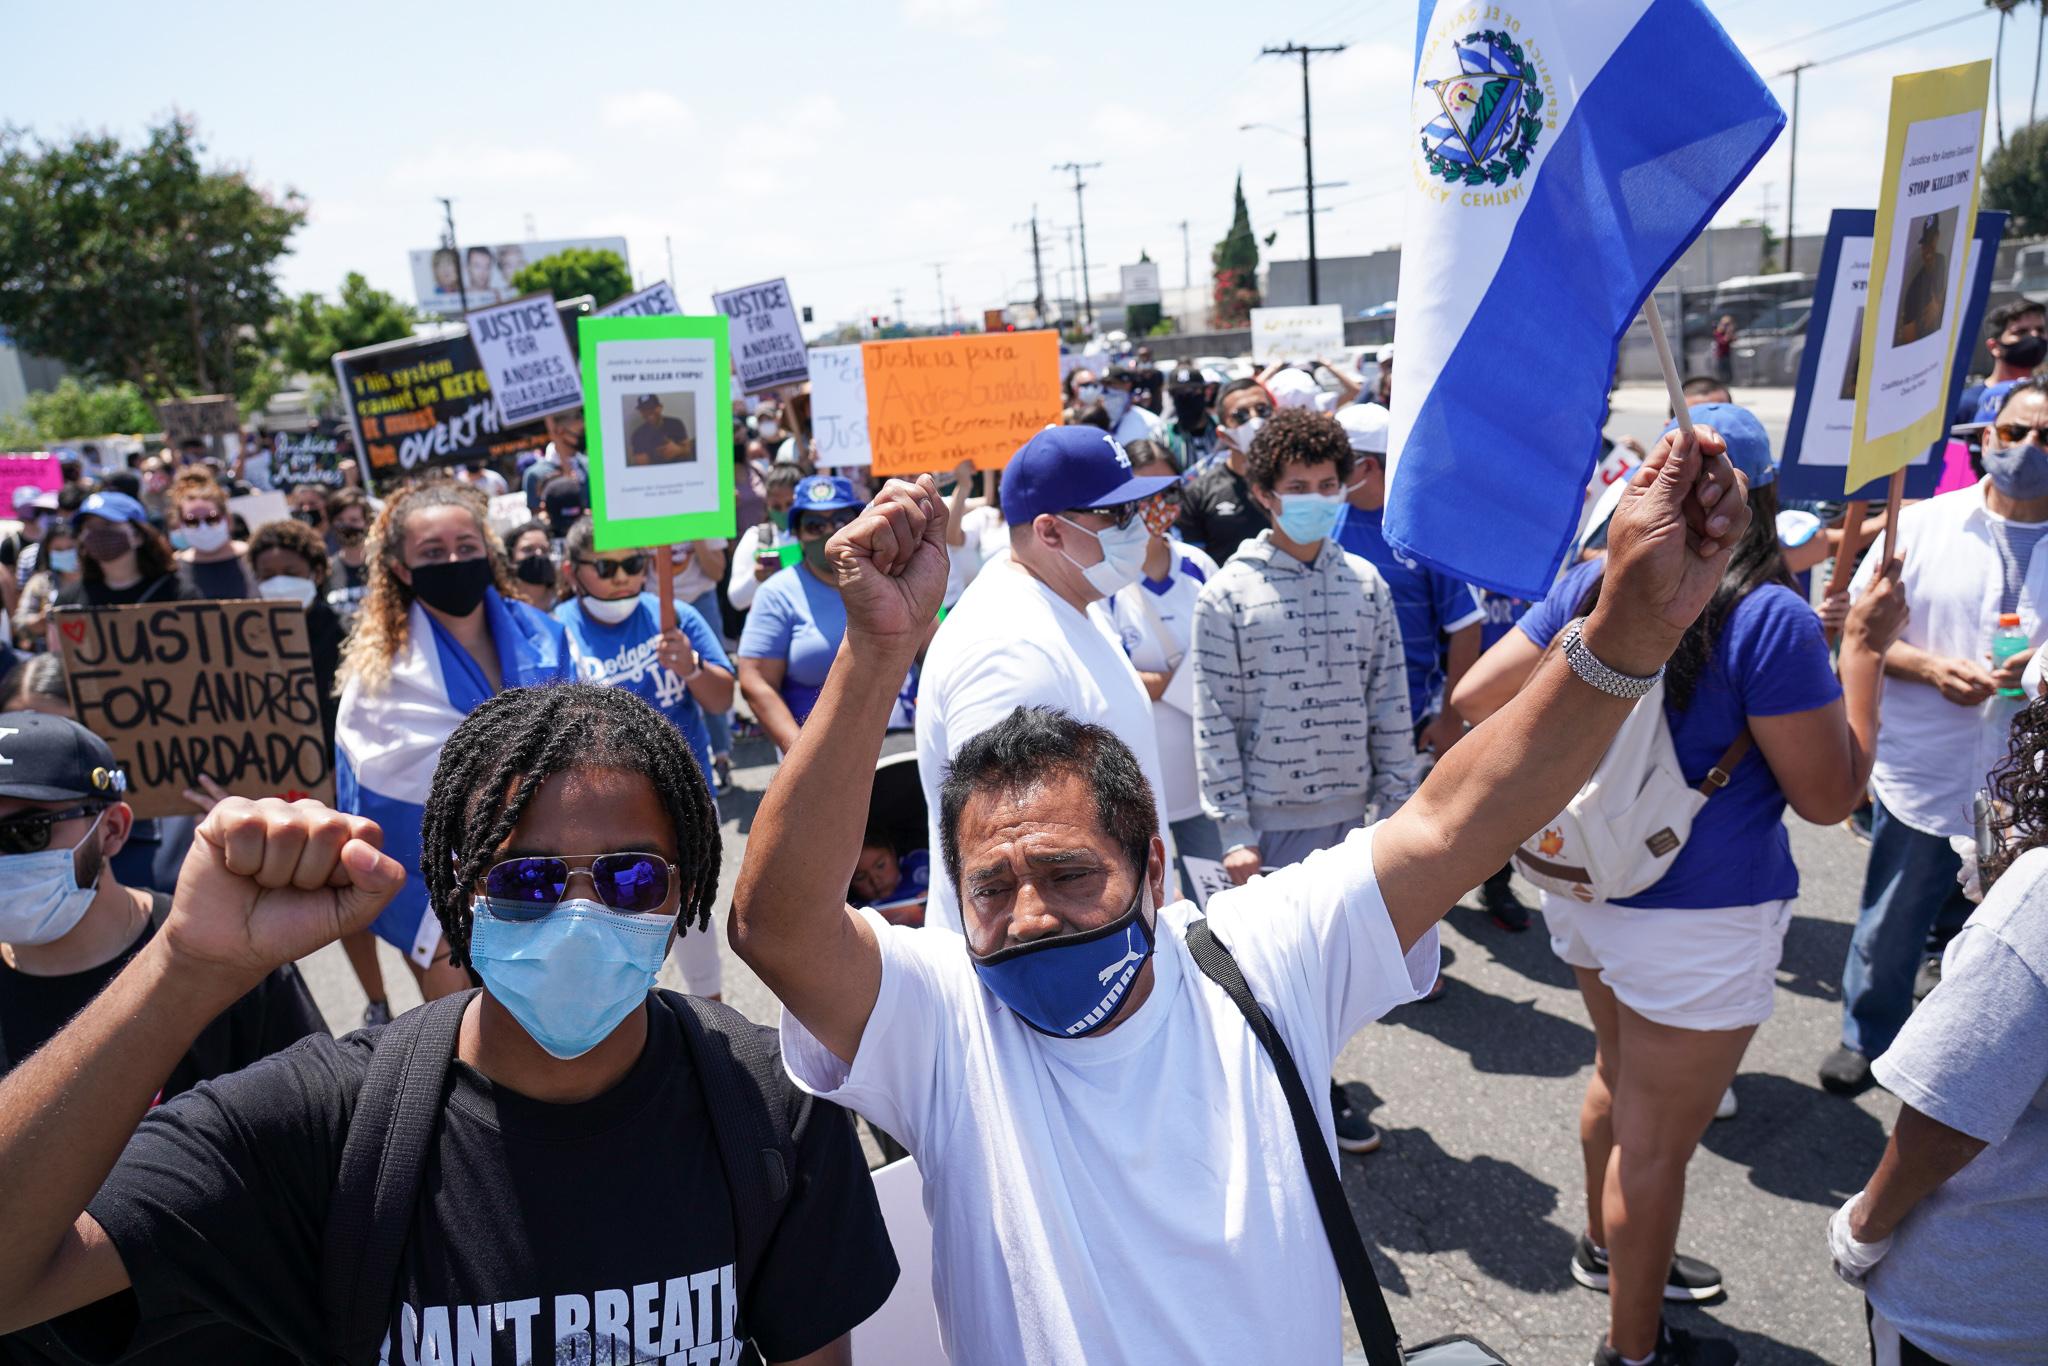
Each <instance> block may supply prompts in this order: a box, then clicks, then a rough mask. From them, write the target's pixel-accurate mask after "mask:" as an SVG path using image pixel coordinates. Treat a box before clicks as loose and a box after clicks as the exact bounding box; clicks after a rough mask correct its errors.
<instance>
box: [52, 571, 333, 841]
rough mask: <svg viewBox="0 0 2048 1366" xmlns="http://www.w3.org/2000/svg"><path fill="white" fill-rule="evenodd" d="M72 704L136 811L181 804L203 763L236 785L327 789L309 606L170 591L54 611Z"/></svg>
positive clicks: (252, 790) (275, 791)
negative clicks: (146, 599) (105, 748)
mask: <svg viewBox="0 0 2048 1366" xmlns="http://www.w3.org/2000/svg"><path fill="white" fill-rule="evenodd" d="M51 624H52V634H53V635H54V636H55V637H56V641H57V645H58V648H59V649H61V650H62V651H63V654H64V673H65V678H66V680H67V681H68V682H69V684H70V686H71V706H72V710H73V712H74V713H75V714H76V715H77V717H78V720H79V722H80V724H82V725H84V726H85V727H86V728H87V729H89V730H91V731H92V732H94V733H95V734H97V735H100V736H103V737H105V739H106V741H107V743H108V744H109V745H110V746H112V748H113V751H114V757H115V758H116V759H118V760H119V761H120V763H121V767H122V768H123V769H124V770H125V771H126V772H127V774H128V794H127V801H128V804H129V805H130V806H132V807H134V808H135V813H136V814H137V815H138V816H177V815H190V814H191V813H192V807H191V805H190V804H189V803H187V802H186V801H185V799H184V797H183V796H182V795H180V794H181V793H182V792H183V791H184V789H185V788H188V787H195V786H197V781H198V778H199V775H200V774H202V773H203V774H205V775H206V776H208V777H210V778H212V779H213V780H214V781H215V782H217V783H219V784H220V785H221V786H222V787H225V788H226V789H227V790H228V791H229V792H231V793H233V794H235V795H236V796H238V797H284V798H286V799H288V800H289V799H295V798H298V797H314V798H317V799H318V800H320V801H324V802H330V803H331V802H332V801H333V800H334V772H333V760H332V757H331V756H330V754H329V752H328V745H327V741H326V738H325V736H324V735H323V734H322V733H321V729H320V693H319V688H318V685H317V684H316V682H315V681H314V676H313V654H312V647H311V645H310V642H309V640H308V637H307V633H306V611H305V609H304V608H303V607H300V606H299V605H298V604H297V603H295V602H169V603H146V604H144V605H142V606H139V607H93V608H65V609H62V610H60V611H58V612H56V613H54V614H52V616H51Z"/></svg>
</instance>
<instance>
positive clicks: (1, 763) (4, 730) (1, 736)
mask: <svg viewBox="0 0 2048 1366" xmlns="http://www.w3.org/2000/svg"><path fill="white" fill-rule="evenodd" d="M19 734H21V731H20V730H18V729H16V728H15V727H13V726H0V740H5V739H8V738H9V737H11V736H16V735H19ZM13 763H14V760H12V759H10V758H8V757H7V756H6V755H5V754H0V768H6V767H11V766H12V765H13Z"/></svg>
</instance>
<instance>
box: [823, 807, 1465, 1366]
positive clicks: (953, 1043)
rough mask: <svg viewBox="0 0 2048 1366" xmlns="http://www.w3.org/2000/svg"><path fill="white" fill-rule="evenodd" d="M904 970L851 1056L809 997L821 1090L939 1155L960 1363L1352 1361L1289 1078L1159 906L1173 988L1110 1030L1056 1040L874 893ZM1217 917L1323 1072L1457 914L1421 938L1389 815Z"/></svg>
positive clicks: (1245, 894)
mask: <svg viewBox="0 0 2048 1366" xmlns="http://www.w3.org/2000/svg"><path fill="white" fill-rule="evenodd" d="M866 914H867V915H869V917H870V921H869V923H870V924H871V925H872V926H873V927H874V930H875V935H876V937H877V938H878V939H879V940H880V941H881V946H882V985H881V991H880V994H879V995H878V996H877V997H876V1000H875V1009H874V1013H873V1014H872V1015H870V1016H869V1017H868V1024H867V1029H866V1031H865V1032H864V1034H863V1036H862V1039H861V1046H860V1052H859V1054H858V1055H857V1056H856V1057H855V1059H854V1061H853V1065H852V1066H851V1067H848V1066H847V1065H846V1064H845V1063H843V1062H841V1061H840V1060H839V1059H838V1058H836V1057H835V1056H833V1054H832V1053H831V1052H830V1050H828V1049H826V1048H825V1047H824V1045H822V1044H820V1043H819V1042H818V1041H817V1040H816V1039H815V1038H813V1037H812V1036H811V1034H810V1032H809V1031H808V1030H806V1029H805V1028H804V1027H803V1025H802V1024H801V1023H800V1022H799V1021H798V1020H797V1019H796V1017H795V1016H794V1015H791V1014H789V1013H788V1012H786V1011H785V1012H784V1014H783V1017H782V1052H783V1058H784V1061H785V1062H786V1064H787V1066H788V1068H789V1073H790V1075H791V1076H792V1077H793V1078H795V1079H796V1082H797V1084H798V1085H800V1086H802V1087H804V1088H805V1089H806V1090H809V1091H812V1092H813V1093H815V1094H817V1095H821V1096H825V1097H827V1098H828V1099H830V1100H833V1101H835V1102H836V1103H838V1104H840V1105H843V1106H846V1107H848V1108H850V1109H852V1110H854V1111H856V1112H858V1113H860V1114H862V1115H866V1116H867V1117H868V1118H869V1119H871V1120H872V1121H873V1122H874V1123H875V1124H877V1125H879V1126H880V1127H881V1128H883V1129H885V1130H886V1131H888V1132H889V1133H890V1134H893V1135H894V1136H895V1137H896V1138H898V1139H900V1140H901V1141H902V1142H903V1144H904V1145H905V1146H906V1147H908V1148H909V1149H910V1151H911V1153H912V1154H913V1155H914V1156H915V1157H916V1158H917V1163H918V1169H919V1171H920V1172H922V1173H923V1176H924V1202H925V1213H926V1214H927V1215H928V1216H929V1217H930V1219H931V1223H932V1292H933V1296H934V1299H935V1300H936V1302H937V1307H938V1314H939V1331H940V1334H941V1336H942V1338H943V1339H944V1342H945V1347H946V1352H947V1355H948V1356H949V1357H950V1358H951V1359H952V1360H954V1361H962V1362H974V1363H976V1366H987V1364H988V1363H1010V1362H1017V1363H1023V1362H1032V1363H1037V1362H1050V1361H1059V1362H1068V1361H1118V1362H1194V1361H1287V1362H1297V1361H1299V1362H1334V1361H1336V1360H1337V1359H1338V1358H1339V1357H1340V1356H1341V1355H1342V1354H1343V1339H1342V1332H1343V1328H1342V1310H1341V1307H1340V1300H1341V1289H1340V1286H1339V1284H1338V1279H1337V1268H1336V1263H1335V1262H1334V1261H1332V1259H1331V1256H1330V1248H1329V1243H1328V1242H1327V1241H1326V1239H1325V1238H1324V1235H1323V1226H1322V1221H1321V1220H1320V1219H1319V1218H1318V1217H1317V1214H1316V1205H1315V1197H1314V1195H1313V1194H1312V1193H1311V1191H1310V1188H1309V1183H1308V1173H1307V1168H1306V1167H1305V1166H1304V1165H1303V1161H1302V1156H1301V1152H1300V1149H1299V1146H1298V1145H1297V1143H1296V1141H1295V1137H1294V1125H1293V1122H1292V1120H1291V1119H1290V1118H1289V1115H1288V1110H1287V1098H1286V1096H1285V1095H1284V1094H1282V1092H1281V1089H1280V1082H1279V1079H1278V1077H1277V1075H1276V1074H1275V1073H1274V1070H1273V1065H1272V1063H1271V1062H1270V1061H1268V1060H1267V1058H1266V1056H1265V1054H1264V1053H1263V1052H1262V1051H1261V1050H1260V1048H1259V1044H1258V1040H1257V1039H1255V1038H1253V1037H1252V1033H1251V1030H1250V1028H1249V1027H1247V1026H1246V1024H1245V1022H1244V1017H1243V1016H1241V1015H1239V1014H1238V1012H1237V1008H1236V1007H1235V1006H1233V1005H1232V1004H1231V1003H1230V998H1229V997H1227V996H1225V995H1224V994H1223V990H1222V988H1220V987H1218V986H1216V985H1215V984H1214V983H1212V982H1210V981H1209V980H1208V979H1207V978H1206V977H1204V976H1202V974H1201V971H1200V969H1198V968H1196V967H1195V965H1194V962H1193V960H1192V959H1191V958H1190V957H1189V956H1188V952H1187V946H1186V944H1185V943H1184V942H1183V940H1182V934H1183V933H1184V931H1185V929H1186V926H1187V925H1188V924H1189V923H1190V922H1191V921H1193V920H1194V919H1196V918H1197V917H1198V916H1199V915H1200V912H1198V911H1197V910H1196V909H1195V907H1194V905H1193V904H1192V903H1190V902H1186V901H1181V902H1176V903H1174V904H1173V905H1170V906H1168V907H1167V908H1165V910H1163V911H1162V912H1161V913H1160V922H1161V932H1160V934H1159V936H1158V938H1159V941H1160V942H1159V945H1158V949H1157V952H1156V953H1155V954H1154V955H1153V959H1152V962H1153V965H1154V966H1153V973H1154V981H1153V986H1152V994H1151V995H1150V996H1149V997H1148V998H1147V999H1146V1000H1145V1001H1144V1003H1143V1004H1142V1005H1140V1006H1139V1007H1138V1008H1137V1010H1136V1011H1135V1012H1134V1013H1133V1014H1132V1015H1131V1016H1130V1018H1128V1019H1126V1020H1125V1021H1123V1022H1122V1023H1121V1024H1119V1025H1117V1026H1116V1028H1114V1029H1112V1030H1111V1031H1109V1032H1108V1033H1106V1034H1101V1035H1096V1036H1094V1037H1091V1038H1084V1039H1054V1038H1050V1037H1047V1036H1046V1035H1043V1034H1040V1033H1038V1032H1037V1031H1036V1030H1034V1029H1032V1028H1031V1027H1030V1026H1029V1025H1027V1024H1025V1023H1024V1022H1023V1021H1021V1020H1019V1019H1018V1018H1017V1017H1016V1016H1014V1015H1013V1014H1011V1013H1010V1011H1009V1009H1008V1008H1007V1007H1005V1006H1004V1005H1002V1003H1001V1002H999V1001H998V1000H997V999H996V998H995V996H993V995H992V994H990V993H989V992H988V991H987V990H986V989H984V988H983V987H982V985H981V981H980V979H979V977H978V976H977V975H976V974H975V971H974V968H973V965H972V963H971V962H970V961H969V959H968V956H967V948H966V945H965V943H964V942H963V941H962V940H961V938H960V937H959V936H958V935H956V934H952V933H950V932H947V931H943V930H932V929H924V930H909V929H903V928H898V927H891V926H889V925H886V924H885V923H883V921H882V920H881V919H880V917H879V916H876V915H875V914H874V913H873V912H867V913H866ZM1208 914H1209V923H1210V924H1211V926H1213V927H1214V929H1215V931H1216V934H1217V937H1218V938H1220V939H1222V940H1223V942H1224V943H1225V944H1227V945H1228V946H1229V947H1230V950H1231V952H1232V954H1233V955H1234V956H1235V957H1236V959H1237V961H1238V963H1239V965H1240V966H1241V967H1242V969H1243V971H1244V976H1245V980H1246V981H1247V982H1248V983H1250V985H1251V988H1252V992H1253V994H1254V995H1256V996H1257V997H1258V999H1259V1001H1260V1002H1261V1003H1262V1004H1263V1005H1265V1007H1266V1008H1267V1010H1268V1012H1269V1013H1270V1014H1271V1015H1272V1016H1273V1019H1274V1023H1275V1025H1276V1026H1277V1028H1278V1029H1279V1032H1280V1036H1281V1037H1282V1038H1283V1039H1284V1040H1286V1042H1287V1045H1288V1048H1289V1050H1290V1051H1291V1052H1292V1053H1293V1055H1294V1059H1295V1064H1296V1066H1297V1068H1298V1069H1299V1070H1300V1072H1301V1075H1302V1076H1303V1077H1305V1078H1307V1079H1308V1080H1309V1087H1308V1091H1309V1096H1310V1097H1311V1099H1312V1100H1313V1101H1314V1103H1315V1107H1316V1115H1317V1118H1318V1119H1319V1120H1320V1121H1321V1127H1322V1131H1323V1138H1324V1141H1325V1142H1329V1141H1330V1139H1331V1127H1330V1111H1329V1103H1330V1102H1329V1088H1328V1087H1327V1086H1324V1085H1322V1084H1321V1081H1320V1079H1321V1078H1323V1077H1326V1076H1328V1075H1329V1073H1330V1065H1331V1062H1332V1060H1333V1059H1334V1058H1335V1057H1336V1055H1337V1052H1338V1050H1339V1049H1341V1048H1342V1047H1343V1044H1344V1042H1345V1040H1347V1039H1349V1038H1350V1037H1351V1035H1352V1034H1354V1033H1356V1032H1357V1031H1358V1029H1359V1028H1360V1027H1361V1026H1363V1025H1364V1024H1366V1023H1367V1022H1368V1021H1370V1020H1373V1019H1375V1018H1377V1017H1378V1016H1380V1015H1382V1014H1384V1013H1386V1012H1387V1011H1388V1010H1391V1009H1392V1008H1393V1007H1395V1006H1397V1005H1401V1004H1403V1003H1404V1002H1407V1001H1411V1000H1414V999H1416V998H1417V997H1419V996H1421V995H1422V994H1423V993H1424V992H1426V991H1428V990H1429V988H1430V985H1431V984H1432V983H1433V982H1434V981H1435V979H1436V970H1437V936H1436V931H1435V930H1431V931H1430V932H1429V933H1428V934H1426V935H1424V936H1423V938H1422V939H1421V940H1420V941H1419V942H1418V943H1417V944H1416V945H1415V947H1414V948H1413V949H1411V950H1410V951H1409V952H1408V954H1407V955H1406V957H1405V959H1404V957H1403V955H1402V953H1401V950H1400V946H1399V943H1398V941H1397V940H1396V939H1395V935H1394V927H1393V922H1392V921H1391V920H1390V919H1389V918H1388V916H1387V910H1386V905H1385V903H1384V902H1383V901H1382V900H1381V899H1380V893H1379V886H1378V883H1377V882H1376V880H1375V879H1374V876H1373V868H1372V832H1371V831H1370V830H1362V831H1358V832H1356V833H1354V834H1353V835H1352V836H1351V837H1350V838H1349V839H1348V840H1346V841H1345V842H1344V843H1343V844H1341V845H1338V846H1336V847H1335V848H1332V849H1328V850H1322V851H1319V852H1317V853H1315V854H1311V855H1310V856H1309V858H1308V859H1307V860H1306V861H1305V862H1302V863H1299V864H1296V865H1294V866H1293V867H1290V868H1285V869H1282V870H1281V871H1279V872H1277V873H1273V874H1271V875H1269V876H1265V877H1260V878H1255V879H1253V880H1252V881H1251V882H1250V883H1249V884H1247V885H1246V886H1244V887H1240V888H1233V889H1231V890H1229V891H1225V892H1219V893H1217V894H1215V895H1214V896H1212V897H1211V898H1210V899H1209V909H1208Z"/></svg>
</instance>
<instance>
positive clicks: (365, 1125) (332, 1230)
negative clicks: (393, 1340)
mask: <svg viewBox="0 0 2048 1366" xmlns="http://www.w3.org/2000/svg"><path fill="white" fill-rule="evenodd" d="M474 995H476V992H475V991H474V990H470V991H460V992H457V993H455V994H454V995H453V996H443V997H442V998H441V999H440V1000H438V1001H432V1002H429V1003H428V1004H426V1005H423V1006H421V1007H419V1008H418V1009H416V1010H409V1011H407V1012H406V1013H405V1014H403V1015H401V1016H399V1017H398V1018H397V1019H396V1020H393V1021H392V1022H391V1023H390V1024H389V1025H387V1026H386V1027H385V1029H384V1033H383V1034H382V1035H381V1036H379V1038H378V1040H377V1046H376V1048H375V1050H374V1051H372V1053H371V1054H370V1071H369V1075H367V1076H366V1077H364V1079H363V1086H362V1089H361V1090H360V1091H358V1092H357V1093H356V1104H355V1109H354V1111H353V1112H352V1113H351V1114H350V1116H349V1125H348V1141H347V1142H346V1143H345V1144H344V1145H343V1147H342V1150H341V1166H340V1169H339V1170H338V1171H337V1172H336V1173H335V1180H334V1195H333V1198H332V1200H331V1202H330V1203H329V1205H328V1210H327V1229H326V1232H325V1234H324V1236H323V1238H322V1246H321V1256H320V1309H321V1319H322V1322H323V1326H324V1330H325V1335H326V1339H327V1345H328V1350H329V1355H328V1360H329V1361H331V1362H334V1363H338V1364H339V1366H355V1363H361V1362H371V1361H375V1360H376V1358H377V1348H378V1345H379V1344H380V1343H382V1342H383V1340H384V1334H385V1331H386V1329H387V1327H388V1326H389V1323H390V1317H391V1301H392V1296H393V1295H394V1293H396V1291H397V1288H398V1261H399V1254H400V1253H401V1252H403V1251H404V1248H405V1240H406V1237H407V1235H408V1234H409V1233H410V1232H411V1230H412V1215H413V1208H414V1206H415V1205H417V1204H418V1202H419V1190H420V1176H421V1174H422V1173H423V1172H424V1171H425V1169H426V1164H427V1146H428V1144H430V1143H432V1142H433V1138H434V1131H435V1129H437V1128H438V1127H439V1126H440V1122H441V1111H442V1108H443V1107H444V1106H445V1105H446V1103H447V1088H448V1064H449V1063H450V1062H451V1061H453V1060H454V1057H455V1041H456V1037H457V1035H459V1034H460V1033H461V1032H462V1012H463V1011H464V1010H465V1009H466V1008H467V1007H468V1005H469V1000H470V998H471V997H472V996H474Z"/></svg>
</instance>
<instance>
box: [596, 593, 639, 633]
mask: <svg viewBox="0 0 2048 1366" xmlns="http://www.w3.org/2000/svg"><path fill="white" fill-rule="evenodd" d="M639 605H640V595H639V594H638V593H635V594H634V595H633V596H632V597H630V598H593V597H591V596H590V595H589V594H588V593H585V594H584V595H583V610H584V611H586V612H588V613H590V615H591V616H593V617H595V618H596V619H597V620H599V621H601V622H603V623H604V624H605V625H607V626H617V625H618V624H619V623H620V622H622V621H624V620H625V619H626V618H627V617H630V616H632V615H633V609H634V608H636V607H638V606H639Z"/></svg>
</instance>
